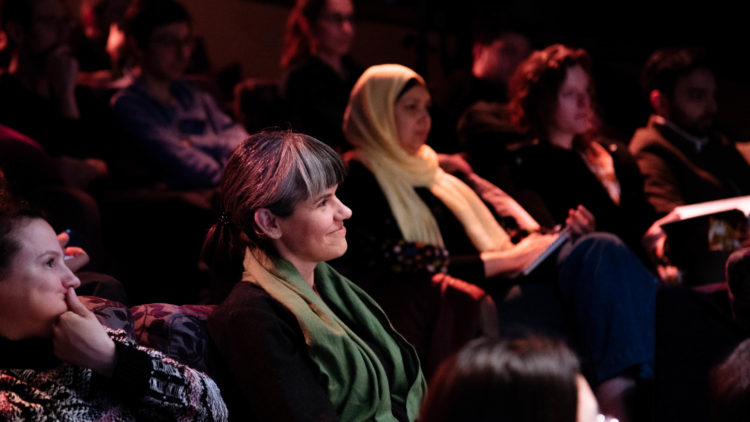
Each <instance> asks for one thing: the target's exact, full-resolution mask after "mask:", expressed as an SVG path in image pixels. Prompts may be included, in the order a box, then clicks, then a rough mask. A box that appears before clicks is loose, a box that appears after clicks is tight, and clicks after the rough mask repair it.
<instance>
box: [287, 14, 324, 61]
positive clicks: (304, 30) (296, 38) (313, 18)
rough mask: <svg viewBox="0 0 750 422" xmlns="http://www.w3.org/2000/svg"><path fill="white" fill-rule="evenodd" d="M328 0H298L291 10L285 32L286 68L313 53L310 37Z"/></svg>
mask: <svg viewBox="0 0 750 422" xmlns="http://www.w3.org/2000/svg"><path fill="white" fill-rule="evenodd" d="M326 1H327V0H297V2H296V3H295V4H294V8H292V11H291V12H289V18H288V19H287V21H286V33H285V34H284V52H283V53H282V54H281V68H282V69H286V68H287V67H289V65H291V64H292V63H293V62H295V61H296V60H298V59H301V58H303V57H307V56H309V55H310V54H311V51H310V37H311V36H312V27H313V25H315V22H317V20H318V18H320V16H321V15H322V14H323V11H324V10H325V9H326Z"/></svg>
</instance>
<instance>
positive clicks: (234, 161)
mask: <svg viewBox="0 0 750 422" xmlns="http://www.w3.org/2000/svg"><path fill="white" fill-rule="evenodd" d="M343 178H344V166H343V164H342V162H341V159H340V158H339V156H338V155H337V154H336V152H335V151H334V150H333V149H331V148H330V147H328V146H326V145H325V144H323V143H322V142H320V141H318V140H316V139H314V138H312V137H309V136H307V135H302V134H297V133H292V132H282V131H274V132H261V133H259V134H256V135H253V136H251V137H250V138H248V139H247V140H246V141H245V142H244V143H243V144H242V145H241V146H240V147H239V148H238V149H237V150H236V151H235V152H234V154H232V157H231V158H230V160H229V163H228V164H227V168H226V171H225V172H224V177H223V179H222V183H221V201H220V203H221V207H222V208H223V210H224V213H222V217H221V220H220V221H219V223H218V224H216V225H215V226H214V227H213V228H212V229H211V231H210V232H209V234H208V236H207V238H206V245H205V248H204V251H205V257H206V261H207V263H208V264H209V266H210V267H211V269H212V270H213V271H214V272H215V273H216V274H217V275H218V276H219V277H220V278H221V279H222V280H223V281H224V282H225V283H228V284H232V283H236V284H235V286H234V288H233V290H232V292H231V293H230V294H229V296H228V297H227V299H226V300H225V301H224V302H223V303H222V304H221V305H220V306H219V307H218V308H217V309H216V311H215V312H214V313H213V314H212V315H211V317H210V318H209V321H208V328H209V333H210V335H211V338H212V339H213V341H214V343H215V345H216V347H217V348H218V351H219V353H220V355H221V357H222V358H223V359H224V361H225V363H226V366H227V371H226V373H225V374H226V387H225V389H224V392H225V396H226V398H227V401H228V403H229V408H230V412H231V413H232V415H233V416H232V417H233V418H237V419H238V420H262V421H267V420H295V421H299V420H310V421H313V420H315V421H318V420H339V419H340V420H398V421H413V420H415V419H416V417H417V411H418V410H419V404H420V401H421V399H422V395H423V394H424V390H425V387H426V386H425V381H424V377H423V376H422V372H421V370H420V368H419V360H418V358H417V355H416V353H415V351H414V348H413V347H411V346H410V345H409V344H408V343H407V342H406V341H405V340H404V339H403V338H402V337H401V336H400V335H399V334H398V333H397V332H396V331H395V330H394V329H393V327H392V326H391V324H390V322H388V319H387V318H386V316H385V314H384V313H383V311H382V310H381V309H380V307H379V306H378V305H377V304H376V303H375V301H374V300H372V299H371V298H370V297H369V296H367V294H365V293H364V292H363V291H362V290H361V289H359V288H357V287H356V286H355V285H354V284H353V283H352V282H351V281H349V280H348V279H347V278H345V277H343V276H342V275H340V274H339V273H338V272H336V271H335V270H333V268H332V267H330V266H328V264H326V263H325V261H327V260H330V259H333V258H337V257H339V256H341V255H342V254H343V253H344V252H345V251H346V248H347V242H346V228H345V227H344V220H346V219H348V218H349V217H350V216H351V210H350V209H349V208H347V207H346V206H345V205H344V204H343V203H341V201H339V199H338V198H337V197H336V188H337V186H338V184H339V183H340V182H341V181H342V180H343ZM243 267H244V271H243ZM240 279H241V281H240Z"/></svg>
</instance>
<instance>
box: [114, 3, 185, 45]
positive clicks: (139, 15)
mask: <svg viewBox="0 0 750 422" xmlns="http://www.w3.org/2000/svg"><path fill="white" fill-rule="evenodd" d="M176 22H187V23H190V14H189V13H188V11H187V9H185V7H184V6H183V5H181V4H180V3H178V2H176V1H174V0H135V1H134V2H133V4H131V5H130V7H128V10H127V11H126V12H125V17H124V19H123V29H124V30H125V33H126V34H128V35H129V36H132V37H133V38H134V39H135V42H136V44H137V45H138V48H141V49H145V48H146V46H147V45H148V42H149V40H150V39H151V34H152V33H153V32H154V30H155V29H156V28H158V27H160V26H165V25H170V24H173V23H176Z"/></svg>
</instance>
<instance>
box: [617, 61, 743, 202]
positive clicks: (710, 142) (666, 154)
mask: <svg viewBox="0 0 750 422" xmlns="http://www.w3.org/2000/svg"><path fill="white" fill-rule="evenodd" d="M643 84H644V87H645V89H646V92H647V94H648V98H649V101H650V103H651V107H652V108H653V112H654V114H653V115H652V116H651V118H650V119H649V122H648V126H647V127H645V128H641V129H638V130H637V131H636V132H635V135H633V139H632V140H631V141H630V150H631V152H632V153H633V155H635V157H636V159H637V161H638V166H639V167H640V169H641V172H642V173H643V176H644V182H645V191H646V196H647V198H648V200H649V202H651V204H652V205H653V207H654V209H655V210H656V212H657V213H658V214H660V215H665V214H667V213H669V212H670V211H672V209H674V207H676V206H679V205H684V204H692V203H697V202H704V201H710V200H714V199H721V198H727V197H732V196H737V195H747V194H750V166H748V163H747V162H746V161H745V160H744V159H743V158H742V155H741V154H740V153H739V152H738V151H737V149H736V147H735V145H734V144H733V143H732V142H731V141H730V140H728V139H727V138H725V137H724V136H722V134H720V133H718V132H717V131H716V130H715V127H714V119H715V117H716V114H717V112H718V107H717V104H716V97H715V95H716V81H715V79H714V73H713V71H712V69H711V65H710V63H709V62H708V61H707V59H706V57H705V55H704V54H702V53H701V52H700V51H698V50H693V49H687V48H680V49H663V50H658V51H656V52H654V53H653V54H652V55H651V57H650V58H649V59H648V61H647V62H646V65H645V68H644V70H643Z"/></svg>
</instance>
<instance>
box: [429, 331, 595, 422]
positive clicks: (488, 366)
mask: <svg viewBox="0 0 750 422" xmlns="http://www.w3.org/2000/svg"><path fill="white" fill-rule="evenodd" d="M579 373H580V368H579V364H578V360H577V359H576V357H575V355H574V354H573V353H572V352H571V351H570V350H569V349H568V348H567V347H565V345H564V344H563V343H562V342H560V341H556V340H551V339H547V338H543V337H528V338H520V339H509V340H494V339H487V338H484V339H478V340H475V341H473V342H472V343H470V344H469V345H467V346H466V347H464V348H463V349H461V351H459V352H458V354H456V355H455V356H454V357H452V358H451V359H449V360H447V361H446V362H444V363H443V364H441V365H440V368H438V371H437V373H436V374H435V377H434V378H433V379H432V381H431V382H430V386H429V389H428V394H427V398H426V400H425V402H424V404H423V406H422V412H421V413H420V415H421V416H420V420H421V421H422V422H449V421H463V420H467V421H477V422H483V421H496V420H498V418H499V417H500V415H502V419H503V420H509V421H516V422H553V421H554V422H574V421H575V420H576V412H577V409H578V404H577V403H578V387H577V376H578V374H579Z"/></svg>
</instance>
